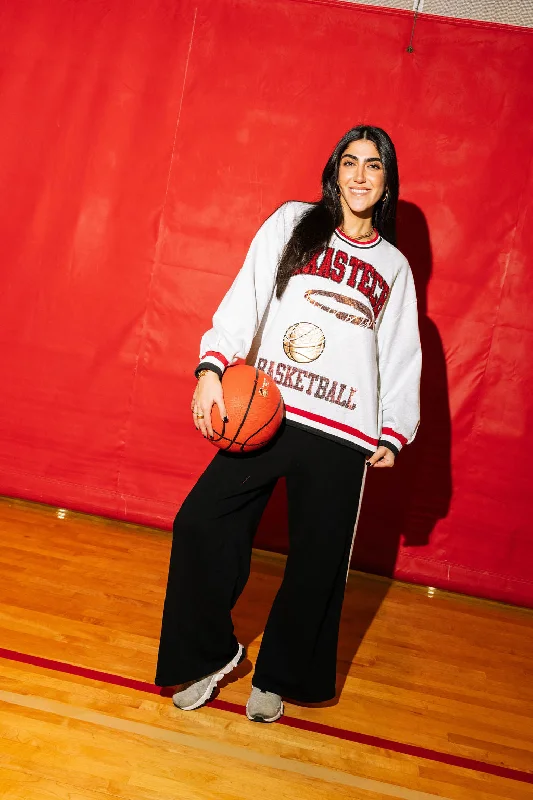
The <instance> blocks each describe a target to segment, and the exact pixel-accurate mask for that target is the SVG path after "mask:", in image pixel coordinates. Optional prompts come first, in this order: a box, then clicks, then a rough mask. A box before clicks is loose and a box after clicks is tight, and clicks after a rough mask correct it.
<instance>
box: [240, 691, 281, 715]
mask: <svg viewBox="0 0 533 800" xmlns="http://www.w3.org/2000/svg"><path fill="white" fill-rule="evenodd" d="M282 714H283V700H282V699H281V697H280V696H279V694H274V692H263V690H262V689H258V688H257V687H256V686H252V694H251V695H250V697H249V700H248V702H247V703H246V716H247V717H248V719H249V720H251V721H252V722H275V721H276V720H277V719H279V718H280V717H281V715H282Z"/></svg>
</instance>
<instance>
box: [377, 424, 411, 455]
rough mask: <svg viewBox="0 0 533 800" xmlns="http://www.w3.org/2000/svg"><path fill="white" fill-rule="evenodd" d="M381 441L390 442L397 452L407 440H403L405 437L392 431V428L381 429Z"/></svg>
mask: <svg viewBox="0 0 533 800" xmlns="http://www.w3.org/2000/svg"><path fill="white" fill-rule="evenodd" d="M382 439H387V440H388V441H391V442H392V444H394V445H396V447H397V448H398V450H400V449H401V448H402V447H403V446H404V445H405V444H407V439H406V438H405V436H402V434H401V433H396V431H395V430H393V429H392V428H382V429H381V436H380V441H381V440H382Z"/></svg>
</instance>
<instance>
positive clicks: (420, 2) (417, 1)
mask: <svg viewBox="0 0 533 800" xmlns="http://www.w3.org/2000/svg"><path fill="white" fill-rule="evenodd" d="M423 8H424V0H413V11H414V17H413V27H412V28H411V38H410V40H409V44H408V46H407V47H406V51H407V52H408V53H413V52H414V47H413V39H414V37H415V28H416V21H417V19H418V15H419V13H420V12H421V11H422V10H423Z"/></svg>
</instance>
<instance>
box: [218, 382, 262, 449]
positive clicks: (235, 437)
mask: <svg viewBox="0 0 533 800" xmlns="http://www.w3.org/2000/svg"><path fill="white" fill-rule="evenodd" d="M258 380H259V371H258V370H257V369H256V370H255V379H254V385H253V388H252V393H251V396H250V401H249V403H248V408H247V409H246V411H245V412H244V414H243V416H242V419H241V424H240V425H239V427H238V428H237V432H236V434H235V436H234V437H233V439H232V441H231V442H230V443H229V445H228V446H227V447H225V448H224V449H225V450H229V448H230V447H231V445H232V444H235V441H236V439H237V436H238V435H239V433H240V432H241V429H242V426H243V425H244V423H245V422H246V417H247V416H248V412H249V410H250V408H251V406H252V402H253V399H254V397H255V390H256V388H257V382H258Z"/></svg>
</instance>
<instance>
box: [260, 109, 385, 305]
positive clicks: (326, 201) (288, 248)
mask: <svg viewBox="0 0 533 800" xmlns="http://www.w3.org/2000/svg"><path fill="white" fill-rule="evenodd" d="M358 139H368V140H369V141H371V142H373V143H374V144H375V145H376V148H377V151H378V153H379V156H380V158H381V161H382V164H383V170H384V172H385V187H386V189H385V192H384V194H383V196H382V198H381V199H380V200H379V201H378V202H377V203H376V205H375V206H374V209H373V211H372V225H373V226H374V228H376V230H377V231H378V233H379V234H380V235H381V236H382V237H383V238H384V239H386V240H387V241H388V242H390V243H391V244H396V207H397V205H398V194H399V189H400V181H399V178H398V162H397V160H396V150H395V149H394V145H393V143H392V140H391V138H390V136H389V135H388V134H387V133H385V131H384V130H383V129H382V128H376V127H374V126H373V125H358V126H357V127H356V128H351V129H350V130H349V131H348V132H347V133H345V134H344V136H343V137H342V139H341V140H340V142H338V144H337V145H336V146H335V149H334V151H333V153H332V154H331V155H330V157H329V159H328V161H327V164H326V166H325V167H324V171H323V172H322V198H321V199H320V200H319V201H318V203H314V204H313V205H312V206H311V208H310V209H309V211H306V212H305V214H304V215H303V217H302V218H301V220H300V221H299V222H298V224H297V225H296V227H295V228H294V231H293V232H292V236H291V238H290V239H289V241H288V242H287V244H286V245H285V248H284V250H283V253H282V254H281V258H280V260H279V264H278V273H277V278H276V297H278V298H280V297H281V295H282V294H283V292H284V291H285V289H286V287H287V284H288V282H289V279H290V278H291V276H292V275H293V274H294V271H295V270H296V269H298V267H302V266H304V265H305V264H306V263H307V262H308V261H309V260H310V259H311V258H312V257H313V256H314V255H316V253H319V252H320V251H321V250H323V249H324V248H325V247H327V245H328V242H329V240H330V239H331V237H332V235H333V231H334V230H335V228H338V226H339V225H340V224H341V223H342V220H343V212H342V206H341V201H340V196H339V194H338V191H337V180H338V177H339V164H340V161H341V157H342V154H343V153H344V151H345V150H346V148H347V147H348V145H349V144H350V143H351V142H355V141H357V140H358Z"/></svg>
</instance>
